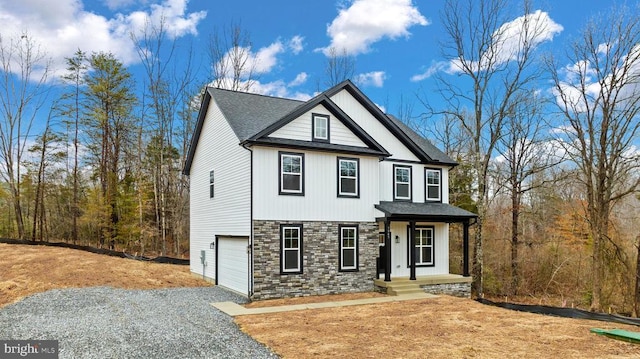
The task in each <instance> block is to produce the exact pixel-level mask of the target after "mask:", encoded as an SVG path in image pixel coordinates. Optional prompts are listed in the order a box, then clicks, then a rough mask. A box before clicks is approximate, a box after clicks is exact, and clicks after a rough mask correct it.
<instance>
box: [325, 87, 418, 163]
mask: <svg viewBox="0 0 640 359" xmlns="http://www.w3.org/2000/svg"><path fill="white" fill-rule="evenodd" d="M331 101H333V102H335V103H336V105H338V106H339V107H340V108H341V109H342V110H343V111H344V112H345V113H346V114H347V115H349V117H351V119H353V120H354V121H355V122H356V123H357V124H358V125H359V126H360V127H362V129H364V130H365V132H367V133H368V134H369V135H370V136H372V137H373V138H374V139H375V140H376V141H377V142H378V143H379V144H380V145H382V147H384V149H386V150H387V151H388V152H389V153H391V158H392V159H401V160H408V161H418V160H419V159H418V158H417V157H416V155H414V154H413V153H412V152H411V151H410V150H409V149H408V148H407V147H406V146H405V145H404V144H402V142H400V140H398V139H397V138H396V137H395V136H394V135H393V134H392V133H391V132H389V130H388V129H387V128H386V127H384V125H383V124H382V123H381V122H380V121H378V119H376V118H375V117H374V116H373V115H372V114H371V113H370V112H369V111H368V110H367V109H366V108H365V107H364V106H362V105H361V104H360V102H358V101H357V100H356V99H355V98H354V97H353V96H352V95H351V94H350V93H349V92H348V91H347V90H342V91H340V92H338V93H337V94H335V95H333V96H332V97H331Z"/></svg>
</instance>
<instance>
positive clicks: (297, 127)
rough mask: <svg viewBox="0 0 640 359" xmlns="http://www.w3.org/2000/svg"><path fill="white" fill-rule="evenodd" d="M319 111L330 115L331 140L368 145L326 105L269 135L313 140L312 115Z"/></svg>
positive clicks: (317, 107) (360, 145)
mask: <svg viewBox="0 0 640 359" xmlns="http://www.w3.org/2000/svg"><path fill="white" fill-rule="evenodd" d="M314 113H317V114H321V115H327V116H329V142H330V143H334V144H339V145H349V146H357V147H367V146H366V145H365V144H364V142H362V141H361V140H360V139H359V138H358V137H357V136H356V135H354V134H353V132H351V130H349V129H348V128H347V127H346V126H345V125H344V124H343V123H342V121H340V120H338V119H337V118H336V117H335V116H333V115H332V114H331V113H330V112H329V111H328V110H327V109H326V108H324V106H316V107H314V108H313V110H311V111H309V112H306V113H305V114H304V115H302V116H300V117H298V118H296V119H295V120H293V121H291V122H289V123H288V124H286V125H284V126H283V127H282V128H280V129H278V130H277V131H275V132H273V133H272V134H271V135H269V137H275V138H288V139H292V140H301V141H311V123H312V121H311V117H312V114H314Z"/></svg>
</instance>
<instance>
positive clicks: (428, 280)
mask: <svg viewBox="0 0 640 359" xmlns="http://www.w3.org/2000/svg"><path fill="white" fill-rule="evenodd" d="M452 283H471V278H470V277H463V276H460V275H456V274H441V275H429V276H419V277H417V278H416V280H410V279H409V278H408V277H394V278H391V282H385V281H384V280H383V279H375V280H374V285H375V286H376V287H379V288H382V289H385V290H386V293H387V294H389V295H405V294H414V293H424V292H425V290H424V289H423V288H421V286H429V285H437V284H452Z"/></svg>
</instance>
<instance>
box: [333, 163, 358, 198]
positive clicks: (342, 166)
mask: <svg viewBox="0 0 640 359" xmlns="http://www.w3.org/2000/svg"><path fill="white" fill-rule="evenodd" d="M359 165H360V160H359V159H357V158H344V157H338V197H358V195H359V193H358V191H359V188H358V187H359V182H360V181H359V173H358V172H359V167H360V166H359Z"/></svg>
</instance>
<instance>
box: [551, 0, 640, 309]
mask: <svg viewBox="0 0 640 359" xmlns="http://www.w3.org/2000/svg"><path fill="white" fill-rule="evenodd" d="M638 44H640V11H639V9H638V7H634V8H629V7H619V8H614V9H613V10H612V11H611V12H609V13H608V15H606V16H602V17H599V18H595V19H594V20H593V21H591V22H590V23H589V24H588V25H587V26H586V28H585V29H584V30H583V31H582V34H581V36H580V37H579V38H578V39H576V40H575V41H574V42H573V44H572V45H571V46H569V47H568V48H567V51H566V59H563V60H562V61H563V64H564V63H566V62H568V66H559V64H558V63H556V62H555V61H553V59H550V60H549V70H550V72H551V73H552V76H553V80H554V85H555V86H554V87H555V94H556V98H557V104H558V108H559V109H560V112H561V113H562V117H563V118H564V120H565V121H566V122H565V123H566V126H565V127H561V129H562V130H564V136H565V141H564V142H563V144H564V145H565V147H566V151H567V154H568V155H569V156H570V158H571V159H572V160H573V162H575V164H576V165H577V167H578V169H579V171H580V174H581V178H580V181H581V183H582V185H583V188H584V190H585V192H586V198H587V208H586V216H587V220H588V223H589V230H590V232H591V236H592V239H593V253H592V261H593V264H592V265H593V270H592V278H593V279H592V283H591V284H592V301H591V309H592V310H601V309H602V304H603V303H602V286H603V284H604V283H603V278H604V275H605V266H606V263H605V258H604V252H605V248H606V247H608V246H616V243H615V239H614V238H612V237H611V235H610V221H611V218H610V216H611V210H612V208H613V207H614V205H615V204H616V202H617V201H618V200H620V199H621V198H623V197H624V196H626V195H628V194H631V193H633V192H634V191H637V189H638V186H639V184H640V182H639V180H640V177H639V176H638V174H637V171H638V169H639V168H640V156H639V154H638V152H637V151H633V150H632V146H633V141H634V140H635V139H637V137H638V134H639V130H640V119H639V117H638V113H639V111H640V47H639V45H638Z"/></svg>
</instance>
